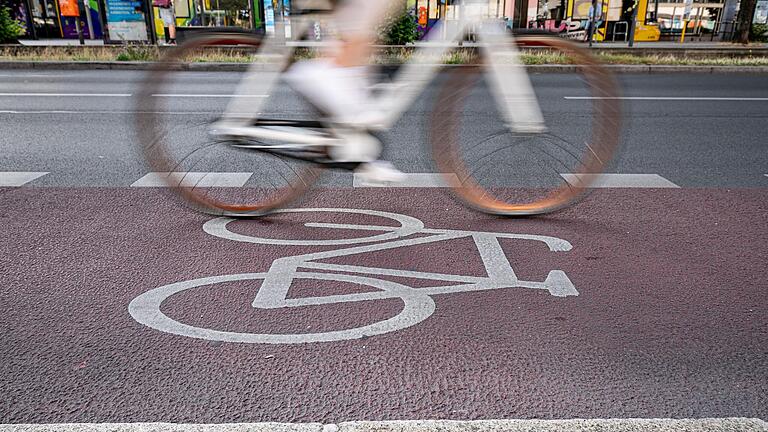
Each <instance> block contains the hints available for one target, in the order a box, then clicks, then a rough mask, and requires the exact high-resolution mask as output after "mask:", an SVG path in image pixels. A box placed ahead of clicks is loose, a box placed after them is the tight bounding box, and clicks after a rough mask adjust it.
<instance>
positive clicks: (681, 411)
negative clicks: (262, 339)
mask: <svg viewBox="0 0 768 432" xmlns="http://www.w3.org/2000/svg"><path fill="white" fill-rule="evenodd" d="M0 193H2V197H3V201H4V203H5V205H4V206H3V209H2V210H0V220H2V223H3V227H4V228H3V230H2V231H1V232H0V233H1V234H2V236H3V242H2V245H3V246H2V248H3V254H2V258H1V259H2V267H0V275H1V276H2V280H3V281H4V283H3V284H2V286H0V299H1V300H2V305H3V313H2V315H1V316H0V328H2V333H3V335H4V336H3V342H4V343H3V344H2V346H1V347H0V358H2V359H4V369H5V373H3V374H2V377H0V384H1V385H0V387H1V388H2V389H3V393H4V394H5V396H4V397H3V398H2V402H0V413H2V414H1V415H2V419H1V420H0V422H3V423H19V422H34V423H40V422H51V423H58V422H122V421H127V422H136V421H171V422H206V423H209V422H213V423H217V422H259V421H284V422H310V421H311V422H316V421H319V422H339V421H349V420H364V419H365V420H384V419H430V418H440V419H481V418H610V417H619V418H628V417H729V416H739V417H760V418H766V417H768V412H767V410H766V407H767V406H768V397H766V394H768V391H766V390H768V376H766V373H765V371H766V370H768V348H766V347H768V313H766V310H765V307H764V302H765V298H766V294H768V292H767V290H768V285H766V282H765V276H764V267H765V263H766V262H768V253H767V251H766V247H765V240H766V238H765V237H766V228H768V216H766V210H767V209H766V207H768V191H767V190H765V189H755V190H724V189H679V190H631V189H625V190H623V189H614V190H599V191H596V192H595V193H594V194H592V196H591V197H590V198H589V199H588V200H587V201H586V202H584V203H582V204H580V205H578V206H576V207H574V208H571V209H568V210H565V211H563V212H561V213H558V214H556V215H550V216H546V217H538V218H528V219H504V218H496V217H490V216H485V215H480V214H477V213H474V212H472V211H470V210H468V209H465V208H464V207H462V206H460V205H459V204H457V203H456V202H455V201H453V200H452V199H451V198H450V197H449V196H448V195H447V194H445V193H443V192H441V191H438V190H434V189H430V190H425V189H401V190H386V191H383V190H379V189H376V190H365V189H363V190H354V191H350V190H321V191H316V192H314V193H313V194H312V195H311V196H309V197H308V198H307V199H305V200H304V201H303V202H301V203H299V204H298V205H299V206H301V207H331V205H329V203H334V204H333V205H332V207H344V208H350V209H364V210H378V211H381V212H391V213H396V214H399V215H405V216H410V217H412V218H416V219H418V220H419V221H421V222H423V224H424V226H425V227H426V228H427V229H433V230H453V231H461V232H473V233H478V232H492V233H509V234H525V235H539V236H550V237H554V238H557V239H562V240H565V241H566V242H567V243H569V244H570V246H571V248H570V250H560V251H551V250H550V249H551V248H550V247H549V246H548V245H547V244H545V243H544V242H542V241H539V240H537V239H519V238H517V239H515V238H501V239H499V240H498V246H499V247H501V249H502V250H503V251H504V253H505V255H506V256H507V258H508V260H509V263H510V264H511V268H512V269H513V270H514V274H515V275H516V276H517V278H519V279H520V280H524V281H533V282H543V281H545V280H546V279H547V276H548V275H550V274H551V273H550V272H551V271H553V270H560V271H562V272H563V273H564V274H565V275H567V279H568V280H569V281H570V282H571V284H572V286H573V288H574V290H576V291H577V292H578V295H573V294H574V293H572V292H569V294H570V295H553V292H550V291H547V290H543V289H532V288H525V287H516V288H498V289H482V288H484V287H483V286H482V285H477V286H476V288H477V289H475V290H472V291H468V292H453V293H443V294H434V295H432V296H424V295H422V296H418V295H417V296H416V297H418V298H417V299H416V300H419V299H420V301H422V303H419V304H418V307H417V308H416V309H415V312H414V313H416V314H421V315H419V317H420V318H419V319H420V321H418V322H414V323H412V325H411V326H409V327H407V328H401V329H395V330H393V331H383V332H381V333H382V334H378V335H375V336H370V337H364V338H361V339H353V340H341V341H335V342H323V343H303V344H281V343H277V344H252V343H233V342H226V341H221V340H206V339H199V338H193V337H188V336H181V335H175V334H169V333H166V332H163V331H160V330H157V329H155V328H151V327H149V326H146V325H143V324H140V323H138V322H137V321H136V320H135V319H134V316H132V315H131V313H129V305H130V304H131V302H132V301H134V300H135V299H136V298H137V297H139V296H141V295H142V294H145V293H147V292H150V291H152V290H153V289H155V288H157V287H161V286H168V285H169V284H174V283H179V282H183V281H188V280H192V279H197V278H206V277H210V276H216V275H241V274H252V273H262V272H267V271H268V270H269V269H270V266H271V265H272V263H273V262H275V261H276V260H279V259H281V258H284V257H289V256H295V255H300V254H307V253H322V252H327V251H330V250H337V249H340V248H348V247H357V246H361V245H365V244H369V243H363V244H353V245H339V244H336V245H327V244H320V245H291V244H258V243H246V242H235V241H233V240H231V239H225V238H221V237H216V236H213V235H211V234H209V233H206V232H205V231H204V230H203V225H204V224H205V223H206V222H207V221H210V220H211V219H212V218H211V217H207V216H204V215H199V214H195V213H191V212H188V211H184V210H180V209H179V208H178V207H177V206H176V205H175V204H174V203H173V202H169V201H167V200H165V199H164V196H163V195H162V194H160V193H158V192H157V191H152V190H131V189H98V188H90V189H27V188H24V189H5V190H3V191H2V192H0ZM306 222H315V223H317V222H324V223H334V224H347V225H348V224H363V225H369V226H380V225H387V226H391V227H395V226H397V225H398V224H397V223H395V222H393V221H392V220H389V219H386V218H382V217H380V216H375V215H360V214H355V213H321V214H319V215H315V214H309V213H298V214H289V215H280V216H276V217H270V218H266V219H262V220H258V221H235V222H231V223H230V224H228V225H227V228H228V230H229V231H230V232H233V233H236V234H240V235H243V236H247V237H251V238H253V237H260V236H261V237H264V236H267V235H270V236H272V237H279V238H282V239H289V238H293V239H303V240H307V239H311V240H319V241H328V240H337V241H338V240H339V239H340V238H345V237H346V238H349V237H363V236H371V235H374V234H382V233H383V234H386V233H392V232H393V230H392V229H387V230H381V231H372V230H367V231H366V230H350V229H339V228H338V227H337V228H328V227H327V226H325V227H324V228H313V227H308V226H305V225H304V224H305V223H306ZM401 234H402V233H401ZM434 234H435V233H430V232H423V231H422V232H421V233H414V234H411V235H410V236H409V237H408V238H412V239H424V238H427V237H429V236H430V235H434ZM477 236H478V235H476V236H475V237H460V238H454V239H446V240H443V241H431V242H430V241H426V240H422V242H421V243H419V242H414V243H415V244H411V245H404V246H402V247H396V248H391V249H385V250H378V251H373V252H369V253H357V254H353V255H345V256H336V257H329V258H323V259H318V260H317V261H316V262H321V263H322V264H325V265H326V266H327V265H329V264H335V265H347V266H349V265H353V266H365V267H378V268H387V269H390V270H391V269H398V270H402V271H410V272H422V273H436V274H442V275H446V274H447V275H453V276H456V275H461V276H464V277H469V278H470V279H471V278H472V277H475V278H478V280H479V279H481V278H483V277H484V276H486V272H487V268H486V267H487V265H486V264H487V262H488V260H490V259H491V258H493V254H490V255H489V254H488V253H487V251H488V250H490V249H493V247H494V245H493V244H492V242H491V244H490V245H489V244H488V242H485V243H482V242H480V243H478V240H477V239H478V237H477ZM480 237H482V236H480ZM483 238H484V237H483ZM493 238H496V237H495V236H493ZM392 240H393V239H391V238H390V239H389V240H387V239H384V240H383V242H386V241H392ZM395 240H396V239H395ZM486 240H487V239H486ZM284 243H285V242H284ZM288 243H290V242H288ZM478 244H480V245H481V247H480V248H478ZM489 248H490V249H489ZM560 249H567V248H560ZM482 251H485V253H486V263H485V264H484V261H483V259H482V257H481V252H482ZM331 255H332V254H331ZM500 267H503V263H499V262H496V263H495V266H492V268H500ZM337 268H338V267H337ZM303 271H312V272H315V273H319V274H330V273H333V271H331V270H328V268H325V269H323V268H315V269H313V270H303ZM346 274H347V275H349V273H346ZM403 275H406V276H407V275H408V273H400V275H399V276H391V275H389V276H383V275H374V276H370V275H368V277H371V278H374V279H377V280H387V281H389V282H390V283H392V287H394V288H392V289H393V290H397V289H402V288H398V287H402V286H403V285H408V286H412V287H414V288H415V289H417V290H429V289H433V290H435V289H436V288H435V287H440V286H442V285H450V284H453V285H456V284H457V282H456V281H455V280H454V281H453V282H446V280H445V278H443V279H442V280H429V279H425V278H419V279H414V278H406V277H403ZM410 275H411V276H413V275H414V274H413V273H410ZM251 276H253V275H251ZM420 276H423V274H422V275H420ZM338 279H339V277H338V276H333V275H329V276H327V277H326V278H325V279H323V277H322V276H315V278H314V279H297V280H295V281H294V284H293V285H292V286H291V288H290V289H289V291H288V293H287V297H288V298H289V299H305V298H307V297H324V296H332V295H337V296H345V295H349V294H355V293H357V294H359V293H375V292H379V291H380V289H381V288H375V287H371V286H368V285H358V284H355V283H352V282H350V281H349V280H350V279H349V277H347V280H346V281H339V280H338ZM470 279H466V280H465V282H466V284H468V283H469V282H468V281H469V280H470ZM354 280H357V281H359V279H354ZM354 280H353V281H354ZM259 284H260V279H254V278H251V279H245V280H239V281H238V280H231V281H227V282H223V283H218V284H212V285H206V286H201V287H200V288H195V289H192V290H187V291H182V292H179V293H178V294H176V295H174V296H171V297H169V298H168V299H167V300H166V301H165V302H164V303H163V304H162V306H161V311H162V312H163V313H164V314H165V315H167V316H171V317H174V318H175V319H176V320H178V321H179V322H183V323H185V324H187V325H189V326H191V327H194V328H198V329H200V328H206V329H214V330H221V331H229V332H237V333H249V334H266V333H282V334H323V333H327V332H332V331H336V330H340V329H356V328H361V327H364V326H367V325H371V324H374V323H376V322H379V321H383V320H387V319H390V318H392V317H393V316H396V315H397V314H398V313H399V312H400V310H401V309H402V308H403V302H402V301H401V300H399V299H398V298H384V299H376V300H367V301H358V302H344V303H337V302H334V303H330V304H322V305H313V306H305V307H295V308H278V309H269V310H265V309H254V308H253V307H252V306H251V303H252V302H253V301H254V297H255V296H256V294H257V293H258V291H259V290H258V287H259ZM485 288H487V287H485ZM406 291H408V290H405V291H403V292H402V295H410V294H408V292H406ZM438 291H439V289H438V290H437V291H433V292H438ZM555 293H556V294H557V293H558V291H555ZM559 294H563V293H562V292H559ZM424 297H427V299H431V300H432V301H433V302H434V303H433V309H430V305H429V304H427V303H428V301H427V300H425V299H424Z"/></svg>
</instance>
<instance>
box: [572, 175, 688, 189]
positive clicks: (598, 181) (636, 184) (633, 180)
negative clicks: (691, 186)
mask: <svg viewBox="0 0 768 432" xmlns="http://www.w3.org/2000/svg"><path fill="white" fill-rule="evenodd" d="M560 175H561V176H562V177H563V178H564V179H565V181H567V182H568V183H570V184H572V185H574V186H578V185H579V184H581V183H582V182H584V181H587V182H588V183H591V184H592V186H591V187H593V188H679V187H680V186H678V185H676V184H674V183H672V182H671V181H669V180H667V179H665V178H664V177H662V176H660V175H658V174H560Z"/></svg>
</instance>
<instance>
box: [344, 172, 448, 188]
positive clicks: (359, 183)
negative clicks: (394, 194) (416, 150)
mask: <svg viewBox="0 0 768 432" xmlns="http://www.w3.org/2000/svg"><path fill="white" fill-rule="evenodd" d="M446 176H448V181H446ZM449 182H452V183H453V184H458V182H459V179H458V178H457V177H456V174H453V173H451V174H440V173H407V174H405V180H403V181H402V182H399V183H391V184H369V183H366V182H365V180H363V177H362V176H361V175H360V174H358V173H355V174H354V178H353V180H352V187H356V188H359V187H401V188H404V187H415V188H437V187H448V183H449Z"/></svg>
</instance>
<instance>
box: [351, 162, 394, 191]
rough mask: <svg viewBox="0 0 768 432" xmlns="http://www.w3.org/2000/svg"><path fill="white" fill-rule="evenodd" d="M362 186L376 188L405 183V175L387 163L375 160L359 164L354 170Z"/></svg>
mask: <svg viewBox="0 0 768 432" xmlns="http://www.w3.org/2000/svg"><path fill="white" fill-rule="evenodd" d="M355 174H357V175H358V178H359V179H360V182H361V183H362V184H363V186H378V185H386V184H392V183H402V182H403V181H405V174H404V173H403V172H402V171H400V170H399V169H397V168H395V166H394V165H392V164H391V163H389V162H387V161H383V160H377V161H373V162H366V163H364V164H361V165H360V166H359V167H358V168H357V169H356V170H355Z"/></svg>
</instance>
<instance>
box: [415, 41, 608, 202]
mask: <svg viewBox="0 0 768 432" xmlns="http://www.w3.org/2000/svg"><path fill="white" fill-rule="evenodd" d="M515 41H516V42H517V43H518V44H519V45H521V46H522V47H526V46H539V47H542V48H549V49H550V50H547V51H546V52H547V53H548V54H552V50H554V51H555V52H559V53H562V54H563V55H565V56H567V58H570V61H571V62H572V63H573V64H575V65H578V66H577V67H576V68H577V72H578V74H544V75H537V76H531V81H532V84H533V88H534V91H535V93H536V98H537V100H538V103H539V105H540V107H541V111H542V114H543V116H544V120H545V122H546V126H547V128H548V130H547V132H544V133H517V132H514V131H512V130H511V129H510V128H509V127H508V126H506V125H505V122H504V120H503V119H502V118H501V116H499V115H498V114H496V115H495V116H494V115H489V113H488V110H487V106H488V105H487V101H488V100H490V99H491V98H493V97H494V95H493V94H492V92H491V91H490V89H489V87H488V86H487V85H486V84H485V81H484V80H483V79H482V73H481V72H482V67H480V66H477V67H461V68H455V69H452V70H450V71H449V72H448V77H447V79H446V81H445V82H444V83H443V87H442V90H441V91H440V93H439V95H438V97H437V100H436V103H435V109H434V110H433V114H432V121H431V125H432V126H431V134H430V135H431V136H430V140H431V144H432V151H433V157H434V159H435V161H436V164H437V166H438V169H439V171H440V172H443V173H446V174H447V175H448V176H449V177H448V181H449V183H450V184H451V185H452V186H453V191H454V193H455V194H456V195H457V196H458V197H459V198H460V199H461V200H462V201H464V202H465V203H467V204H468V205H470V206H472V207H474V208H476V209H478V210H481V211H483V212H486V213H492V214H499V215H509V216H524V215H535V214H542V213H548V212H552V211H555V210H558V209H561V208H563V207H565V206H568V205H570V204H572V203H574V202H576V201H577V200H578V199H579V198H581V197H583V196H584V195H585V193H586V192H587V191H588V190H589V188H590V186H591V185H593V184H594V182H595V181H597V180H598V179H599V174H601V173H602V172H604V170H606V169H607V168H608V166H609V164H610V163H611V161H612V158H613V156H614V153H615V151H616V150H617V147H618V143H619V135H620V120H621V106H620V103H619V101H618V100H617V99H616V96H617V95H618V86H617V84H616V81H615V79H614V77H613V76H612V74H611V73H609V71H608V70H606V69H605V68H604V67H603V66H601V65H600V64H599V63H598V62H597V61H596V60H595V59H594V58H593V57H592V56H591V55H590V54H589V53H587V52H586V51H585V50H584V49H582V48H580V47H578V46H577V45H576V44H574V43H572V42H569V41H567V40H564V39H561V38H557V37H553V36H541V35H534V36H518V37H516V38H515ZM489 93H491V94H489Z"/></svg>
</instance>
